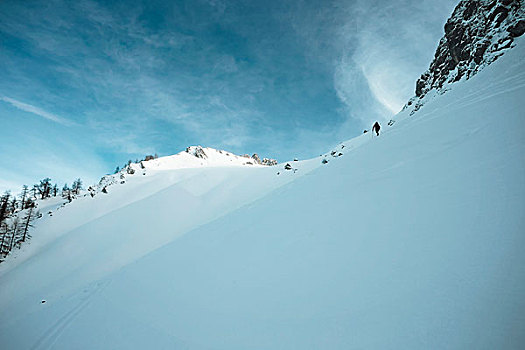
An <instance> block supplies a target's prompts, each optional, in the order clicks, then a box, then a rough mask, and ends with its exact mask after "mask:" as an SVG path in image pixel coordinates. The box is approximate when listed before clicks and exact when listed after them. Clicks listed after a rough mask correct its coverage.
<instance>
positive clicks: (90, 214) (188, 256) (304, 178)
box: [0, 38, 525, 350]
mask: <svg viewBox="0 0 525 350" xmlns="http://www.w3.org/2000/svg"><path fill="white" fill-rule="evenodd" d="M515 43H516V47H515V48H514V49H512V50H510V51H509V52H507V53H506V54H505V55H504V56H502V57H500V58H499V59H498V60H497V61H496V62H495V63H493V64H492V65H490V66H488V67H486V68H485V69H484V70H483V71H481V72H480V73H479V74H477V75H475V76H473V77H472V78H471V79H470V80H468V81H463V80H462V81H459V82H457V83H455V84H453V86H451V89H450V91H448V92H447V93H446V94H444V95H442V96H438V97H436V98H434V99H431V100H428V102H427V103H425V104H424V106H423V107H422V108H421V109H420V110H419V111H418V112H417V113H416V114H414V115H413V116H411V117H410V116H409V115H408V114H409V111H408V110H405V111H404V112H402V113H401V114H399V115H398V116H397V121H396V123H395V124H394V125H393V126H392V127H387V126H384V128H383V130H384V132H383V133H382V135H381V136H380V137H373V136H372V135H371V133H368V134H364V135H362V136H359V137H357V138H356V139H353V140H350V141H348V142H345V143H343V144H342V145H340V146H338V147H337V148H336V149H334V150H333V154H332V152H329V153H328V154H326V155H324V156H322V157H319V158H315V159H312V160H308V161H303V162H290V163H289V164H290V165H291V167H292V170H288V171H286V170H284V169H283V168H284V164H280V165H278V166H277V167H198V168H191V169H178V170H176V171H173V170H169V169H159V170H154V171H151V173H148V176H144V177H142V176H135V177H128V178H127V179H126V185H125V186H117V185H115V186H113V187H112V188H111V191H109V193H108V195H107V196H104V195H96V196H95V197H94V198H90V197H86V198H82V199H79V200H77V201H75V202H73V203H72V204H70V205H68V206H66V207H64V208H62V209H61V210H60V211H59V212H57V213H56V215H54V216H53V217H46V218H44V219H42V220H41V222H40V223H39V226H38V227H37V228H36V229H35V230H34V231H33V237H34V239H33V242H32V243H31V244H30V245H29V246H27V247H26V248H25V249H24V250H23V251H21V253H20V255H18V256H17V257H16V259H11V260H8V261H7V262H6V263H5V266H0V268H1V269H2V272H1V273H0V286H1V287H0V339H1V340H2V345H3V346H4V347H5V348H7V349H140V348H147V349H228V350H232V349H401V348H402V349H427V348H438V349H466V348H468V349H470V348H474V349H478V348H489V349H518V348H523V346H524V344H525V316H524V315H525V312H524V311H525V298H524V295H525V254H524V253H523V250H522V247H523V246H524V244H525V216H524V213H525V201H524V198H525V156H524V155H525V143H524V138H523V135H522V132H523V130H524V128H525V115H524V113H525V112H524V111H525V100H524V98H523V97H524V96H525V62H524V61H523V57H525V43H524V42H523V40H522V39H521V38H518V39H516V41H515ZM340 153H341V155H340ZM322 159H326V160H328V162H327V163H326V164H323V163H322V161H321V160H322ZM294 169H296V170H294ZM277 173H279V175H277ZM42 300H45V301H46V302H45V303H42V302H41V301H42Z"/></svg>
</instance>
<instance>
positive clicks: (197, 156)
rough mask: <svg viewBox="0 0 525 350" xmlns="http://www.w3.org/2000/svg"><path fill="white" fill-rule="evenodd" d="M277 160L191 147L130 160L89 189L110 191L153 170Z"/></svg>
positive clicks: (255, 163)
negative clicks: (167, 154)
mask: <svg viewBox="0 0 525 350" xmlns="http://www.w3.org/2000/svg"><path fill="white" fill-rule="evenodd" d="M276 164H277V161H276V160H275V159H270V158H264V159H263V160H262V161H261V160H260V158H259V156H258V155H257V154H254V155H253V156H252V157H250V156H249V155H244V156H239V155H236V154H233V153H231V152H228V151H224V150H217V149H214V148H210V147H202V146H190V147H187V148H186V150H184V151H182V152H179V153H177V154H174V155H171V156H166V157H160V158H155V157H153V156H147V157H146V158H145V159H144V160H142V161H140V162H137V163H129V164H127V165H126V166H125V167H124V168H122V169H121V170H120V171H118V172H116V173H115V174H111V175H105V176H103V177H102V178H101V179H100V181H99V183H98V184H97V185H96V186H95V187H90V189H88V190H89V192H91V193H92V194H93V195H94V194H95V193H96V192H100V191H102V192H104V191H107V187H108V186H111V185H115V184H124V183H126V180H127V179H128V178H129V177H130V176H132V177H136V176H137V175H143V176H146V175H149V173H150V172H152V171H153V172H155V171H164V170H177V169H190V168H200V167H238V166H252V167H255V166H256V167H258V166H273V165H276Z"/></svg>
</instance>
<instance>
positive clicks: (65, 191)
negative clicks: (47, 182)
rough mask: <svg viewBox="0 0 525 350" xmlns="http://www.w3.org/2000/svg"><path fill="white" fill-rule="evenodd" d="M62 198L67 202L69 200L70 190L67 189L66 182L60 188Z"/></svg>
mask: <svg viewBox="0 0 525 350" xmlns="http://www.w3.org/2000/svg"><path fill="white" fill-rule="evenodd" d="M62 198H64V199H67V200H68V201H69V202H71V200H72V198H71V190H70V189H69V187H68V185H67V184H64V187H63V188H62Z"/></svg>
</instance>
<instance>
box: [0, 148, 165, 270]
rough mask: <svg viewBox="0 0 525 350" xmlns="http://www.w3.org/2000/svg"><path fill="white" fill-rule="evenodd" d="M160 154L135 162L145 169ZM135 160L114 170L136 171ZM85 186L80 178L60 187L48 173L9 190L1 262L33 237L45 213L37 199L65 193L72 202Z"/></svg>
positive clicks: (1, 207)
mask: <svg viewBox="0 0 525 350" xmlns="http://www.w3.org/2000/svg"><path fill="white" fill-rule="evenodd" d="M158 157H159V156H158V155H157V154H156V153H155V155H147V156H145V157H144V159H142V160H140V161H139V160H138V159H137V160H135V163H138V164H140V166H141V168H142V169H144V165H143V164H142V162H143V161H148V160H152V159H157V158H158ZM131 163H132V161H131V160H128V162H127V163H125V164H124V166H123V167H122V168H120V167H118V166H117V168H116V169H115V172H114V173H115V174H116V173H118V172H119V171H121V170H124V169H126V170H127V172H128V173H130V171H133V169H132V168H131V167H130V164H131ZM82 186H83V183H82V180H80V179H76V180H75V181H73V184H72V185H71V187H69V186H68V184H67V183H66V184H64V186H63V187H62V189H61V190H60V189H59V187H58V185H57V184H56V183H55V184H53V183H52V181H51V179H50V178H48V177H46V178H45V179H42V180H40V182H39V183H38V184H35V185H33V187H32V188H29V187H28V186H27V185H24V186H23V187H22V191H21V192H20V194H19V195H18V196H17V195H12V194H11V191H6V192H5V193H4V194H3V195H2V196H1V197H0V263H1V262H2V261H4V260H5V258H6V257H7V256H8V255H9V253H10V252H11V251H12V250H13V249H14V248H20V247H21V246H22V243H24V242H26V241H27V240H28V239H30V238H31V235H30V234H29V229H30V228H31V227H33V225H32V223H33V221H34V220H36V219H37V218H40V217H42V214H41V213H40V212H39V211H38V210H37V206H38V203H37V201H39V200H46V199H49V198H52V197H62V198H64V199H66V200H67V202H68V203H69V202H71V201H72V200H73V199H75V198H76V197H77V196H78V195H79V194H80V191H81V190H83V189H84V188H83V187H82ZM92 190H93V188H92V187H90V188H89V192H90V194H91V196H92V197H93V192H92ZM103 192H105V189H104V190H103ZM106 193H107V192H106Z"/></svg>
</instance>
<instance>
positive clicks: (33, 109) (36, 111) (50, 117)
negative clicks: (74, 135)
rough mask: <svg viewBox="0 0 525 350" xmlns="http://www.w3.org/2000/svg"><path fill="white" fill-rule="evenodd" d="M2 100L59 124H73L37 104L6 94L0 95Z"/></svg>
mask: <svg viewBox="0 0 525 350" xmlns="http://www.w3.org/2000/svg"><path fill="white" fill-rule="evenodd" d="M0 100H2V101H4V102H7V103H9V104H11V105H12V106H14V107H16V108H18V109H20V110H22V111H24V112H29V113H32V114H35V115H38V116H40V117H42V118H45V119H47V120H50V121H53V122H55V123H59V124H62V125H72V124H73V123H72V122H71V121H69V120H67V119H65V118H62V117H60V116H58V115H56V114H53V113H49V112H46V111H44V110H43V109H41V108H38V107H36V106H33V105H30V104H28V103H24V102H20V101H18V100H15V99H13V98H9V97H6V96H2V97H0Z"/></svg>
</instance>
